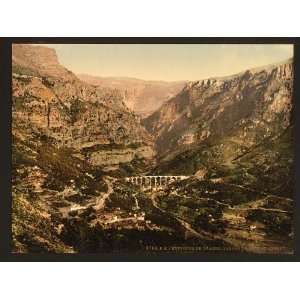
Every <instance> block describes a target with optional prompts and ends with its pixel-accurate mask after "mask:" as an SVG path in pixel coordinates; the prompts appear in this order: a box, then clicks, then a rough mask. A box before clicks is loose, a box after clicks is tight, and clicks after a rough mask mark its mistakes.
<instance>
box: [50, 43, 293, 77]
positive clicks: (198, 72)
mask: <svg viewBox="0 0 300 300" xmlns="http://www.w3.org/2000/svg"><path fill="white" fill-rule="evenodd" d="M46 46H48V47H51V48H54V49H55V50H56V52H57V55H58V59H59V61H60V63H61V64H62V65H64V66H65V67H67V68H68V69H70V70H71V71H73V72H74V73H77V74H79V73H84V74H89V75H95V76H101V77H134V78H140V79H145V80H164V81H179V80H200V79H205V78H209V77H219V76H226V75H232V74H236V73H239V72H241V71H245V70H247V69H249V68H254V67H259V66H264V65H268V64H273V63H277V62H281V61H284V60H286V59H288V58H291V57H293V45H283V44H282V45H279V44H273V45H270V44H269V45H266V44H252V45H251V44H249V45H247V44H242V45H241V44H239V45H235V44H231V45H230V44H210V45H209V44H97V45H95V44H77V45H76V44H59V45H53V44H51V45H46Z"/></svg>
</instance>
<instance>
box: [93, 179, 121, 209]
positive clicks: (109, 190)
mask: <svg viewBox="0 0 300 300" xmlns="http://www.w3.org/2000/svg"><path fill="white" fill-rule="evenodd" d="M104 181H105V183H106V184H107V192H106V193H105V194H103V195H101V196H99V197H97V198H96V201H95V202H96V204H95V205H94V206H93V208H94V209H95V210H100V209H102V208H103V207H104V205H105V201H106V199H107V198H108V197H109V196H110V194H111V193H112V192H113V191H114V190H113V183H114V182H115V181H116V179H115V178H112V177H105V178H104Z"/></svg>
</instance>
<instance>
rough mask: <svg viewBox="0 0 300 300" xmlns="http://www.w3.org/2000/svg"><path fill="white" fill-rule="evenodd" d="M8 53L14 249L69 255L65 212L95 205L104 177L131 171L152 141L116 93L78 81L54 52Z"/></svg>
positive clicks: (24, 48)
mask: <svg viewBox="0 0 300 300" xmlns="http://www.w3.org/2000/svg"><path fill="white" fill-rule="evenodd" d="M12 54H13V56H12V64H13V65H12V67H13V68H12V69H13V74H12V140H13V144H12V148H13V151H12V167H13V170H12V171H13V182H12V183H13V204H14V206H13V249H14V251H16V252H49V251H50V252H73V249H72V247H70V246H67V245H65V243H64V241H62V239H61V237H60V235H61V231H62V228H63V226H64V225H63V222H64V221H63V220H64V218H65V217H66V213H68V212H71V211H72V210H74V209H76V207H77V206H79V207H80V205H82V203H85V204H86V203H88V204H86V205H87V206H90V205H94V204H95V203H97V201H100V200H99V197H100V199H102V198H101V197H102V195H104V194H105V192H106V191H107V183H106V181H105V178H106V177H105V176H108V175H109V174H110V173H109V172H116V174H117V175H116V176H122V174H123V175H124V174H127V173H126V172H127V170H128V165H129V166H130V168H131V169H130V170H131V171H132V172H133V171H134V172H136V171H138V166H143V164H144V163H145V162H147V160H148V159H150V158H151V157H152V156H153V154H154V153H153V149H152V146H153V142H152V139H151V137H150V135H149V134H148V133H147V132H146V131H145V129H144V128H143V127H142V126H141V125H140V123H139V120H138V118H137V117H136V116H135V115H134V114H133V113H132V112H131V111H130V110H129V109H128V108H127V107H126V106H125V104H124V103H123V101H122V99H121V98H120V97H119V95H118V93H116V92H114V91H107V90H102V89H100V88H97V89H96V88H95V87H93V86H91V85H89V84H87V83H83V82H82V81H80V80H79V79H78V78H77V77H76V76H75V75H74V74H73V73H72V72H70V71H68V70H67V69H65V68H64V67H63V66H61V65H60V64H59V63H58V60H57V57H56V54H55V52H54V50H52V49H49V48H46V47H41V46H38V47H36V46H29V45H13V49H12ZM133 166H135V167H134V168H133ZM74 207H75V208H74Z"/></svg>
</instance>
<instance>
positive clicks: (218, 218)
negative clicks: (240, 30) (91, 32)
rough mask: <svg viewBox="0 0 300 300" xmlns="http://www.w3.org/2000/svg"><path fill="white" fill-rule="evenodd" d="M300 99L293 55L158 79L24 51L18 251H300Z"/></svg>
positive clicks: (16, 180) (20, 60)
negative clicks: (297, 106)
mask: <svg viewBox="0 0 300 300" xmlns="http://www.w3.org/2000/svg"><path fill="white" fill-rule="evenodd" d="M292 92H293V60H292V59H289V60H287V61H284V62H281V63H278V64H274V65H270V66H266V67H261V68H257V69H250V70H245V71H243V72H241V73H239V74H236V75H233V76H228V77H225V78H209V79H205V80H199V81H192V82H185V81H179V82H160V81H150V82H147V81H145V80H138V79H132V78H130V79H128V78H126V79H125V78H98V77H97V78H95V77H92V76H87V75H75V74H74V73H73V72H71V71H69V70H68V69H66V68H65V67H63V66H62V65H61V64H60V63H59V60H58V57H57V55H56V53H55V51H54V50H53V49H51V48H49V47H45V46H32V45H21V44H14V45H13V48H12V117H13V119H12V120H13V121H12V140H13V142H12V149H13V151H12V166H13V170H12V172H13V173H12V175H13V176H12V177H13V182H12V185H13V188H12V191H13V216H12V219H13V223H12V232H13V251H14V252H18V253H19V252H21V253H22V252H25V253H26V252H29V253H31V252H42V253H43V252H45V253H47V252H54V253H78V252H79V253H95V252H96V253H111V252H117V251H124V252H143V251H152V252H157V251H161V250H158V249H161V247H165V249H167V250H166V251H171V250H170V249H171V248H172V247H190V249H197V250H194V251H210V252H220V251H231V252H233V253H239V252H241V251H243V252H250V253H292V252H293V246H292V245H293V235H294V233H293V226H292V223H293V220H292V215H293V186H294V181H293V119H292V111H293V110H292V109H293V105H292ZM151 176H155V177H156V176H158V178H163V177H167V178H169V177H170V178H173V177H174V178H175V179H176V180H169V181H167V184H165V185H164V184H159V185H158V186H156V185H155V186H154V188H151V189H142V188H141V187H140V185H136V184H134V183H136V182H134V181H133V180H131V179H130V178H145V180H146V179H147V178H150V177H151ZM168 176H169V177H168ZM283 179H284V180H283ZM155 180H156V179H155ZM160 180H161V179H160ZM144 182H146V181H144ZM150 182H151V181H150ZM155 182H156V181H155ZM149 249H150V250H149ZM199 249H200V250H199ZM209 249H214V250H209Z"/></svg>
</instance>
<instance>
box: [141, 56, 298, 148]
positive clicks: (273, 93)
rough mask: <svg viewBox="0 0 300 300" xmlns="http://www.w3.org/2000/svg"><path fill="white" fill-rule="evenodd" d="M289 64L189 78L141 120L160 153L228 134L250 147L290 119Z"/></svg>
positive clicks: (215, 139) (282, 127)
mask: <svg viewBox="0 0 300 300" xmlns="http://www.w3.org/2000/svg"><path fill="white" fill-rule="evenodd" d="M292 79H293V65H292V61H291V60H289V61H287V62H284V63H282V64H279V65H273V66H268V67H265V68H259V69H253V70H247V71H245V72H242V73H240V74H237V75H234V76H231V77H227V78H216V79H206V80H201V81H196V82H190V83H189V84H188V85H187V86H186V88H185V89H184V90H183V91H182V92H180V93H179V94H178V95H176V96H175V97H174V98H172V99H171V100H169V101H168V102H166V103H165V104H164V105H163V106H162V107H161V108H160V109H159V110H158V111H156V112H155V113H153V114H152V115H151V116H149V117H148V118H146V119H145V120H144V121H143V124H144V125H145V127H146V128H147V130H148V131H149V132H150V133H151V134H152V135H153V136H154V137H155V139H156V145H157V150H158V152H159V153H160V154H166V153H168V152H170V151H171V152H173V150H174V149H179V150H180V149H186V148H188V147H193V146H196V145H201V144H204V143H213V142H215V141H217V140H219V139H221V138H223V137H228V138H229V137H231V142H232V143H237V144H242V145H243V147H245V148H248V147H251V146H253V145H255V144H257V143H259V142H260V141H262V140H263V139H266V138H267V137H271V136H273V135H276V134H279V133H280V132H282V131H283V130H284V129H285V128H287V127H288V126H289V124H290V116H291V108H292V103H291V100H292Z"/></svg>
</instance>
